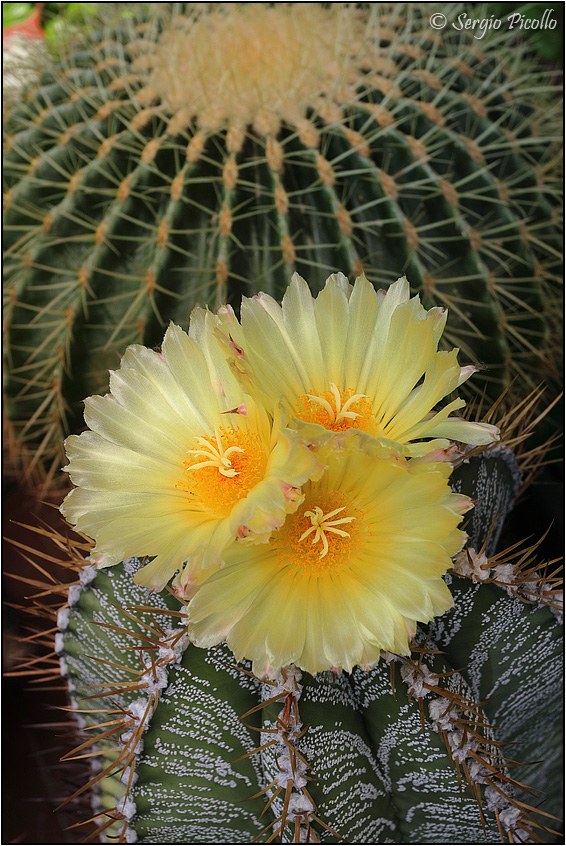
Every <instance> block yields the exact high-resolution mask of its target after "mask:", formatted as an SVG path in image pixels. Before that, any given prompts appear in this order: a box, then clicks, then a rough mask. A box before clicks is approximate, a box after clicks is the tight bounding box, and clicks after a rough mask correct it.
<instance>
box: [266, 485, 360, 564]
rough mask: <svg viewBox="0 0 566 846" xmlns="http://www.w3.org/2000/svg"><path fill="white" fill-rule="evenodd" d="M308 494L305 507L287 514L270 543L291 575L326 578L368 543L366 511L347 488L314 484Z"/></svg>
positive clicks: (306, 492)
mask: <svg viewBox="0 0 566 846" xmlns="http://www.w3.org/2000/svg"><path fill="white" fill-rule="evenodd" d="M305 494H306V499H305V507H304V510H303V509H302V508H299V509H298V510H297V511H296V512H295V513H294V514H290V515H288V517H287V519H286V520H285V523H284V524H283V526H281V528H280V529H279V530H278V531H277V532H274V533H273V536H272V538H271V540H270V543H271V544H272V546H273V547H274V549H275V550H276V554H277V557H278V559H279V566H280V567H284V568H285V569H287V571H288V573H289V575H290V576H292V578H294V579H296V578H300V577H302V576H306V577H307V578H319V577H324V578H326V577H327V576H329V575H330V574H331V573H333V572H335V571H336V570H338V569H339V568H341V567H343V566H344V565H345V564H348V562H349V561H350V560H351V559H352V557H354V558H355V557H356V556H357V555H359V554H360V552H361V550H362V549H363V548H364V547H365V544H366V542H367V527H366V524H365V521H364V514H365V512H364V510H363V509H361V508H358V507H357V506H355V505H354V504H353V502H352V500H351V496H350V493H347V492H342V491H324V490H321V489H320V488H319V487H318V486H315V487H313V488H311V490H310V491H309V490H308V489H307V491H305ZM344 512H345V513H346V514H347V515H348V516H344ZM346 524H349V525H348V531H346ZM309 540H310V543H309Z"/></svg>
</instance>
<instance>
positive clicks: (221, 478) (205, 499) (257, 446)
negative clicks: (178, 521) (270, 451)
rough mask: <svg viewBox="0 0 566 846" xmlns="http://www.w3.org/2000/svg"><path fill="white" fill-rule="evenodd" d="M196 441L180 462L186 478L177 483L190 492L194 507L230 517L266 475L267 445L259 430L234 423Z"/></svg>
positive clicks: (178, 486)
mask: <svg viewBox="0 0 566 846" xmlns="http://www.w3.org/2000/svg"><path fill="white" fill-rule="evenodd" d="M195 441H196V446H195V448H194V449H190V450H188V451H187V461H184V462H183V464H182V466H181V469H182V471H183V475H184V477H185V478H184V480H183V481H178V482H177V483H176V485H175V487H176V488H177V489H179V490H183V491H185V492H186V493H187V496H188V498H189V500H190V502H191V503H192V505H193V507H194V506H195V505H196V506H200V507H202V508H203V509H204V510H205V511H208V512H210V513H213V514H216V515H217V516H223V517H227V516H228V515H229V514H230V512H231V510H232V508H233V507H234V506H235V505H236V503H237V502H239V501H240V500H241V499H243V498H244V497H246V496H247V495H248V493H249V492H250V491H251V490H252V488H253V487H254V486H255V485H257V484H258V482H260V481H261V480H262V479H263V478H264V476H265V469H266V466H267V450H266V446H265V444H264V443H263V442H262V441H261V438H260V437H259V435H258V434H257V432H248V431H245V430H244V431H243V430H241V429H234V428H232V427H231V426H226V427H224V426H220V427H219V426H217V427H216V428H215V430H214V435H210V436H203V437H200V438H195ZM200 459H204V460H202V461H201V460H200ZM195 471H196V472H195Z"/></svg>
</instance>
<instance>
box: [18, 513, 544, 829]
mask: <svg viewBox="0 0 566 846" xmlns="http://www.w3.org/2000/svg"><path fill="white" fill-rule="evenodd" d="M34 531H36V532H37V531H38V532H39V533H40V534H41V535H43V536H44V537H46V538H48V539H50V540H51V541H52V542H53V544H54V552H56V554H55V555H49V554H48V553H41V554H40V555H39V559H40V560H39V561H38V560H36V558H37V553H36V551H35V550H34V549H33V548H32V547H30V546H27V545H25V544H16V545H17V546H19V547H20V550H21V552H22V554H24V556H25V557H26V560H28V562H29V563H31V564H32V565H33V566H34V567H35V568H36V570H37V572H38V578H37V579H27V580H26V581H27V583H28V584H29V586H30V587H33V588H35V589H37V591H38V592H37V593H36V594H35V595H34V597H33V604H32V605H31V607H30V610H31V613H32V615H33V616H34V617H36V618H39V624H40V625H39V628H37V630H36V631H34V633H33V634H32V635H30V636H29V638H27V639H26V642H27V641H28V640H33V641H34V643H35V644H36V645H39V646H40V647H41V655H40V656H36V657H33V658H30V659H29V660H28V661H24V663H23V664H22V666H21V668H20V669H18V670H17V671H15V672H14V673H12V674H18V675H27V676H30V677H32V678H34V680H38V681H43V682H44V683H45V682H47V683H49V684H52V683H53V682H54V681H56V680H57V679H58V678H59V673H60V666H59V664H60V661H61V654H62V652H61V645H60V643H58V639H60V638H61V634H58V632H59V628H61V627H63V628H64V626H65V625H66V623H65V620H66V613H68V612H66V609H67V608H68V604H70V603H71V602H74V601H75V600H76V599H77V596H78V593H79V592H80V590H81V589H82V587H83V586H85V585H86V584H87V583H88V581H89V579H90V578H91V577H92V576H93V575H94V574H95V569H94V568H93V567H87V568H86V571H88V572H86V571H85V566H84V565H85V556H86V555H87V554H88V551H89V549H90V543H89V541H88V539H85V538H84V537H82V536H76V537H74V538H70V537H69V536H67V535H62V534H60V533H59V532H58V531H56V530H46V529H40V530H37V529H35V530H34ZM536 547H537V544H533V545H530V546H524V547H522V548H521V547H520V546H519V545H517V544H514V545H513V546H512V547H510V548H509V549H507V550H504V551H502V552H500V553H498V554H496V555H494V556H492V557H490V558H487V557H486V556H485V555H484V553H483V551H482V550H480V552H479V556H481V557H483V559H484V561H483V565H482V564H481V561H480V569H481V568H482V566H483V569H484V570H485V571H486V572H487V573H491V572H492V571H493V577H492V578H491V579H489V577H488V579H489V580H491V581H494V582H495V583H497V584H498V585H499V586H501V587H503V588H505V589H506V590H507V591H508V592H511V593H512V595H515V596H519V597H520V598H521V599H522V600H523V601H524V602H527V603H535V604H544V605H548V606H550V607H551V608H553V609H555V610H557V609H558V607H559V605H560V603H559V595H558V590H559V581H560V580H559V579H558V578H557V576H556V574H546V575H541V572H540V568H539V569H538V570H537V566H536V562H535V556H534V553H535V551H536ZM467 554H468V555H470V554H471V556H475V555H476V554H475V553H474V552H473V551H469V552H468V553H467ZM30 555H31V557H30ZM41 559H43V561H44V563H40V562H41ZM46 565H48V566H49V568H50V569H51V570H52V569H53V566H54V565H56V566H57V567H58V568H62V569H63V571H64V573H65V577H64V581H62V582H60V581H59V578H58V577H57V576H56V575H54V574H53V573H52V572H51V573H50V572H47V570H46V568H45V567H46ZM502 567H503V568H507V569H506V571H505V574H504V578H501V577H500V576H501V573H502V571H501V568H502ZM90 571H92V573H91V572H90ZM69 574H71V577H72V574H77V575H78V578H76V579H75V580H74V581H71V582H69ZM467 575H468V576H471V577H472V579H473V580H477V579H475V578H474V573H473V571H472V570H471V571H470V572H469V573H467ZM19 578H20V579H21V578H22V577H19ZM24 578H25V577H24ZM480 580H482V581H483V580H484V577H483V576H480ZM73 591H75V593H76V594H77V596H73V598H72V599H71V593H72V592H73ZM46 598H51V599H52V598H56V603H55V605H53V604H47V605H46V604H45V602H46ZM48 601H49V600H48ZM119 611H120V616H121V618H122V621H123V624H122V625H120V626H119V627H117V626H116V625H115V624H114V623H104V622H103V621H98V623H97V625H100V626H102V627H105V628H109V629H113V630H115V631H117V632H121V633H122V634H123V635H126V636H127V637H128V638H131V639H132V646H131V647H130V648H131V649H133V650H135V651H136V652H137V653H138V654H139V670H132V669H131V668H129V667H125V666H124V667H122V668H120V665H119V664H118V663H116V662H114V661H112V660H108V661H106V660H104V659H96V660H98V661H99V663H100V664H101V665H104V664H108V665H109V666H112V667H113V668H114V669H118V670H120V669H122V670H124V672H125V676H124V680H123V682H119V683H117V682H116V681H115V680H114V681H112V682H106V683H101V684H97V685H95V686H94V687H95V692H94V693H93V694H92V695H89V696H87V697H86V699H85V700H84V701H83V703H81V704H78V703H76V702H72V705H71V707H67V708H64V709H63V710H64V711H65V712H66V713H67V714H69V716H70V718H71V719H72V720H76V719H77V718H78V719H79V721H81V722H80V725H79V726H77V725H75V727H74V730H75V731H78V732H79V734H78V737H77V740H78V743H76V745H75V746H74V748H73V749H71V750H70V751H69V752H67V753H65V754H64V755H63V756H62V759H61V760H62V761H63V762H65V763H67V764H68V763H73V762H75V763H77V762H78V763H83V764H87V765H88V764H89V763H90V762H92V761H93V760H96V759H98V758H100V759H101V763H100V764H98V765H97V766H95V767H93V768H90V767H87V775H86V778H85V780H84V783H82V784H80V786H79V787H78V788H77V789H76V790H75V791H74V792H73V793H72V794H71V795H70V796H68V797H67V798H66V799H65V800H64V801H63V802H61V805H60V806H59V807H60V808H63V807H66V806H67V805H69V804H70V803H75V806H76V805H77V802H80V800H81V799H84V797H85V796H88V795H94V794H95V791H96V788H97V786H99V787H100V785H103V784H105V782H106V789H107V790H108V789H109V788H108V785H110V789H114V790H115V791H116V797H115V798H116V803H115V806H113V807H107V808H104V809H103V810H100V811H97V810H95V811H94V813H91V814H87V815H85V818H84V819H82V820H79V821H78V822H75V823H74V824H73V825H72V826H70V827H71V828H78V827H83V826H89V825H90V826H93V825H94V826H95V827H94V829H91V833H90V834H89V835H88V836H87V839H86V840H85V841H84V842H89V841H91V840H93V839H94V838H95V837H96V836H99V835H102V834H103V833H106V835H107V836H108V835H110V836H112V838H113V839H116V842H132V838H131V836H130V834H129V822H130V820H131V818H132V816H133V815H134V813H135V805H134V804H133V803H132V802H131V800H130V797H129V794H130V790H131V787H132V785H133V784H134V783H135V778H136V775H135V768H136V763H137V759H138V757H139V753H140V744H141V741H142V737H143V734H144V731H145V729H146V727H147V725H148V724H149V722H150V721H151V718H152V716H153V715H154V714H155V712H156V709H157V707H158V704H159V698H160V693H161V691H162V690H163V689H164V688H165V686H166V685H167V672H166V670H167V667H168V666H169V665H170V664H172V663H174V662H175V661H177V660H179V657H180V655H181V654H182V651H183V648H184V647H185V646H186V636H185V633H184V627H183V620H184V616H185V610H184V607H183V606H182V605H180V606H179V610H178V611H174V610H165V609H163V608H155V607H153V606H152V605H151V604H148V605H134V606H127V607H124V608H121V609H119ZM163 615H166V617H165V618H166V619H167V618H170V619H171V621H172V623H173V624H174V625H178V626H180V628H176V629H174V630H168V631H165V630H164V628H163V619H164V617H163ZM46 617H47V618H49V619H50V620H52V621H53V623H55V622H56V621H58V622H59V626H57V625H49V626H48V627H47V628H45V623H44V620H45V618H46ZM132 623H133V624H134V626H133V627H132V625H131V624H132ZM411 649H412V653H413V654H412V657H411V658H405V657H403V656H395V655H390V654H389V653H384V656H383V658H384V660H385V661H387V662H388V663H389V665H390V669H391V688H392V695H393V696H395V694H396V688H397V687H398V685H399V684H400V679H401V680H402V682H401V683H403V684H404V685H406V686H407V691H408V694H409V700H410V699H411V698H414V699H416V701H417V702H418V707H419V710H420V714H421V723H422V729H423V733H426V732H427V731H429V730H430V729H431V727H432V728H433V729H435V730H436V731H437V732H438V733H439V734H440V736H441V737H442V739H443V741H444V743H445V745H446V749H447V752H448V755H449V757H450V758H451V759H452V761H453V763H454V766H455V768H456V776H457V780H458V784H459V785H460V790H462V785H463V784H464V783H467V785H468V787H469V789H470V791H471V794H472V796H474V797H475V799H476V801H477V803H478V809H479V815H480V819H481V822H482V826H484V830H485V824H486V823H485V811H484V802H485V797H483V796H482V790H485V789H486V788H489V789H490V790H491V797H490V800H489V801H490V806H493V807H490V809H491V810H493V811H494V813H495V818H496V820H497V826H498V828H499V831H500V834H501V840H502V842H505V840H506V837H507V835H508V836H509V837H510V838H512V837H513V838H514V837H515V836H519V837H520V838H522V839H524V838H525V837H529V838H530V839H531V840H534V841H537V839H538V838H537V835H536V830H537V829H538V830H540V831H543V832H546V833H547V834H551V835H552V834H553V833H555V832H554V830H553V829H552V828H551V827H549V825H547V823H551V822H553V821H555V820H556V818H555V817H552V815H551V814H548V813H547V812H545V811H543V810H540V809H538V808H536V807H534V806H531V805H529V804H527V803H525V802H523V801H521V800H519V799H518V798H516V797H515V796H514V790H515V789H517V790H520V791H524V792H527V793H530V794H532V793H533V791H532V789H531V788H529V787H527V786H526V785H524V784H521V782H520V781H519V780H517V779H516V778H513V777H511V776H510V768H513V767H516V766H518V765H517V763H516V762H515V761H510V760H507V758H506V757H505V755H504V754H503V751H502V745H501V743H499V742H497V741H495V739H494V734H493V727H492V726H489V725H488V723H487V722H486V718H485V714H484V713H483V710H482V703H478V702H474V701H473V700H472V699H471V698H470V696H469V692H467V691H466V690H464V689H463V685H464V686H465V684H464V682H463V680H462V677H461V676H460V675H459V673H457V672H455V671H453V670H452V669H451V668H449V667H448V666H446V664H445V663H444V661H443V660H442V653H440V652H439V651H438V650H437V649H436V648H435V647H434V644H432V643H429V642H428V641H427V638H424V639H423V637H422V636H419V635H418V636H417V640H415V641H414V642H413V643H412V644H411ZM234 669H238V670H239V671H241V672H243V673H246V674H247V675H251V676H253V674H251V673H250V672H249V670H246V669H244V668H242V667H237V668H236V667H235V668H234ZM164 671H165V672H164ZM253 678H255V679H256V681H257V682H261V681H262V680H261V679H257V678H256V677H255V676H253ZM300 678H301V674H300V672H298V671H297V670H296V669H295V668H293V667H290V668H287V669H286V670H283V671H282V675H281V678H280V679H279V680H278V681H275V682H267V684H266V690H267V691H269V687H270V686H271V687H272V688H273V689H274V690H275V693H273V692H272V693H271V694H270V693H269V692H268V693H267V694H266V695H265V696H264V697H263V699H262V701H260V703H259V704H258V705H257V707H255V708H252V709H251V710H249V711H247V712H246V713H244V714H242V715H241V718H242V720H243V721H245V720H246V719H247V718H248V717H249V716H250V715H251V714H252V713H253V712H254V711H257V710H261V711H262V713H263V714H264V722H263V724H262V726H261V727H260V728H259V731H260V732H261V736H262V742H260V745H259V746H258V747H257V748H255V749H254V750H252V751H251V752H250V753H248V754H247V755H246V756H245V757H249V756H251V755H254V754H260V753H262V752H264V751H265V750H266V749H267V748H269V747H272V746H274V745H276V744H279V746H282V745H283V744H285V746H286V750H285V751H286V752H287V754H288V758H289V762H288V763H289V767H290V771H292V774H288V775H289V778H288V779H287V782H286V785H285V786H284V787H279V788H278V787H277V784H275V783H274V782H272V783H271V784H268V785H267V786H266V787H265V788H264V789H263V790H261V791H260V793H259V794H257V795H256V796H252V797H250V799H255V798H257V797H258V796H260V795H265V796H266V799H268V801H267V806H266V810H268V809H269V807H270V806H272V805H274V806H275V805H276V804H277V802H278V801H279V804H280V803H281V798H283V807H282V811H281V813H280V814H279V816H278V817H277V819H276V820H275V823H273V822H270V823H269V824H268V825H267V826H266V828H265V829H264V830H263V831H262V832H261V833H260V835H259V836H258V838H256V839H257V840H261V839H262V838H263V837H265V836H267V832H271V833H270V835H269V837H268V839H267V840H266V841H265V842H272V841H274V840H275V839H276V838H278V837H283V834H284V832H285V831H286V830H287V829H289V831H290V836H291V837H292V839H293V842H304V839H303V838H304V837H305V836H308V840H309V841H310V842H318V835H317V828H318V829H319V830H320V828H322V829H323V830H328V831H329V832H331V833H332V834H333V835H336V836H337V837H338V838H340V837H341V835H340V834H339V833H337V832H335V831H334V830H333V829H332V828H331V827H330V826H329V825H328V824H327V823H326V822H325V821H324V820H321V819H320V816H319V812H318V810H317V808H316V805H315V802H314V800H313V798H312V796H311V794H310V793H309V791H308V789H307V788H306V782H307V781H308V779H309V777H308V776H307V777H305V776H306V773H307V771H308V770H309V769H310V766H309V762H308V761H307V760H305V758H304V756H303V754H302V753H301V751H300V744H301V739H302V737H303V736H304V735H305V734H306V733H307V731H308V727H305V728H303V727H302V725H301V722H300V716H299V705H298V702H299V698H300V689H301V687H300V684H299V681H300ZM136 693H139V694H140V696H142V697H144V698H143V699H140V700H135V701H133V702H132V703H131V704H130V705H129V706H124V705H116V703H114V704H112V701H113V700H112V697H113V696H122V695H124V694H129V695H130V694H136ZM429 694H432V697H433V700H432V701H434V702H435V703H436V705H435V706H434V709H433V707H432V706H431V700H430V699H429V700H427V701H428V710H426V711H425V709H424V707H423V700H424V699H425V698H426V697H427V696H428V695H429ZM98 700H102V703H100V704H102V706H103V707H98V702H97V701H98ZM89 701H90V702H91V703H92V704H87V703H88V702H89ZM277 703H281V704H283V706H284V707H283V710H282V711H281V712H280V714H278V715H273V714H271V713H270V711H269V708H270V706H273V705H276V704H277ZM93 706H94V707H93ZM85 718H87V720H88V722H85ZM245 724H246V723H245ZM53 725H57V726H59V723H57V724H55V723H54V724H53ZM69 728H70V729H71V730H72V729H73V724H72V723H71V724H70V725H69ZM248 728H253V727H250V726H248ZM265 737H267V740H264V738H265ZM276 765H277V769H278V770H279V772H280V773H283V776H285V773H286V770H285V767H284V766H283V767H281V766H279V764H278V763H277V764H276ZM289 767H288V769H289ZM313 776H314V777H315V778H316V775H315V774H313ZM310 778H311V779H312V776H311V777H310ZM276 780H277V779H276ZM279 780H280V779H279ZM112 785H113V787H112ZM480 785H482V787H481V788H480ZM296 793H298V794H304V797H306V803H307V804H308V807H307V806H306V804H305V803H303V804H305V807H303V806H302V805H301V804H300V803H297V801H296V799H295V801H294V802H291V800H292V797H293V796H294V795H295V794H296ZM119 794H122V795H121V798H120V799H118V795H119ZM498 797H501V798H500V799H499V798H498ZM274 803H275V804H274ZM498 803H499V806H498ZM291 805H292V806H293V810H292V811H291ZM503 810H506V813H504V814H503V817H502V811H503ZM541 816H542V817H543V818H544V819H543V822H541V821H540V817H541ZM262 842H263V841H262ZM512 842H513V841H512Z"/></svg>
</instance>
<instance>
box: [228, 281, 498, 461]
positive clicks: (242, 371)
mask: <svg viewBox="0 0 566 846" xmlns="http://www.w3.org/2000/svg"><path fill="white" fill-rule="evenodd" d="M218 314H219V316H220V318H221V320H222V327H223V328H222V330H221V332H220V336H221V339H222V342H223V344H224V348H225V351H226V353H227V355H228V357H229V358H230V361H231V364H232V368H233V370H234V372H235V373H236V375H237V377H238V379H239V380H240V382H241V384H242V385H244V386H246V390H249V391H250V392H254V391H255V392H256V394H257V395H259V396H261V398H262V402H265V403H266V404H267V405H268V407H269V408H271V409H273V408H274V407H275V406H277V405H278V404H279V403H281V404H282V406H283V407H284V408H285V410H286V412H287V413H288V415H289V417H290V418H291V421H292V422H291V423H290V425H292V426H293V427H294V428H297V429H300V430H301V433H302V435H303V437H305V438H306V439H308V440H310V441H311V442H313V443H316V444H318V445H321V444H322V443H324V442H325V441H327V440H328V439H329V438H330V437H333V434H332V433H337V432H344V431H346V430H348V429H356V430H360V431H363V432H366V433H368V434H369V435H371V436H373V437H376V438H382V439H387V440H389V441H394V442H395V443H397V444H399V445H401V446H402V450H403V452H404V453H405V454H408V455H423V454H425V453H426V452H429V451H431V450H434V449H439V448H447V447H448V446H449V439H450V440H455V441H462V442H463V443H466V444H476V445H478V444H489V443H491V442H492V441H494V440H497V438H498V430H497V428H496V427H495V426H491V425H488V424H484V423H472V422H469V421H467V420H463V419H460V418H456V417H450V416H449V415H450V414H451V413H452V412H453V411H455V410H456V409H459V408H461V407H462V406H463V405H464V404H465V403H464V401H463V400H461V399H453V400H452V401H451V402H449V403H447V404H446V405H445V406H444V408H442V409H440V410H435V407H436V406H437V404H438V403H440V402H441V400H442V399H443V398H444V397H446V396H447V395H448V394H450V393H451V392H452V391H454V390H455V389H456V388H457V387H458V386H459V385H461V384H462V383H463V382H464V381H465V380H466V379H468V378H469V377H470V376H471V375H472V374H473V373H474V372H476V368H475V367H473V366H468V367H463V368H461V367H460V366H459V365H458V362H457V353H458V350H456V349H454V350H451V351H449V352H444V351H439V350H438V342H439V340H440V337H441V335H442V331H443V329H444V326H445V323H446V317H447V312H446V310H445V309H441V308H431V309H429V310H428V311H427V310H426V309H424V308H423V306H422V305H421V302H420V299H419V297H418V296H417V297H413V298H412V299H410V291H409V283H408V282H407V280H406V279H405V278H404V277H402V278H401V279H399V280H398V281H397V282H395V283H394V284H393V285H391V286H390V288H389V289H388V290H387V292H384V291H379V292H376V291H375V290H374V288H373V286H372V285H371V284H370V283H369V282H368V281H367V279H366V278H365V276H361V277H359V278H358V279H357V280H356V282H355V285H354V286H353V287H352V286H351V285H350V284H349V283H348V280H347V279H346V277H345V276H344V275H343V274H341V273H337V274H334V275H333V276H330V277H329V279H327V282H326V286H325V288H324V290H323V291H321V292H320V293H319V295H318V296H317V297H316V299H314V298H313V297H312V295H311V292H310V290H309V287H308V285H307V283H306V282H305V281H304V279H301V277H300V276H298V275H297V274H294V275H293V278H292V280H291V284H290V286H289V288H288V290H287V291H286V293H285V296H284V297H283V302H282V304H281V305H279V304H278V303H277V302H276V301H275V300H274V299H273V298H272V297H270V296H269V295H267V294H259V295H258V296H256V297H253V298H252V299H248V298H244V299H243V302H242V312H241V324H240V323H239V322H238V320H237V319H236V317H235V315H234V312H233V311H232V310H231V308H230V307H229V306H224V307H222V308H221V309H220V310H219V312H218ZM274 363H275V364H274ZM423 439H425V441H424V442H423ZM430 439H435V440H433V441H432V443H431V442H430Z"/></svg>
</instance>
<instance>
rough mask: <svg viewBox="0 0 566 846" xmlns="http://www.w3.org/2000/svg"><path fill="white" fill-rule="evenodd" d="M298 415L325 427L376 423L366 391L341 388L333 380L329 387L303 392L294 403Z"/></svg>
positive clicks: (361, 426) (365, 427)
mask: <svg viewBox="0 0 566 846" xmlns="http://www.w3.org/2000/svg"><path fill="white" fill-rule="evenodd" d="M297 417H298V418H299V419H301V420H304V421H305V423H318V424H319V425H321V426H324V427H325V429H331V430H333V431H341V430H344V429H350V428H353V427H355V428H356V429H361V430H362V431H372V430H373V428H374V426H375V421H374V417H373V414H372V408H371V403H370V402H369V399H368V397H367V395H366V394H352V391H351V390H346V391H342V390H341V389H340V387H339V386H338V385H336V384H335V383H334V382H331V383H330V390H328V391H317V392H316V393H314V392H313V393H309V394H303V395H302V396H301V397H299V400H298V403H297Z"/></svg>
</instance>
